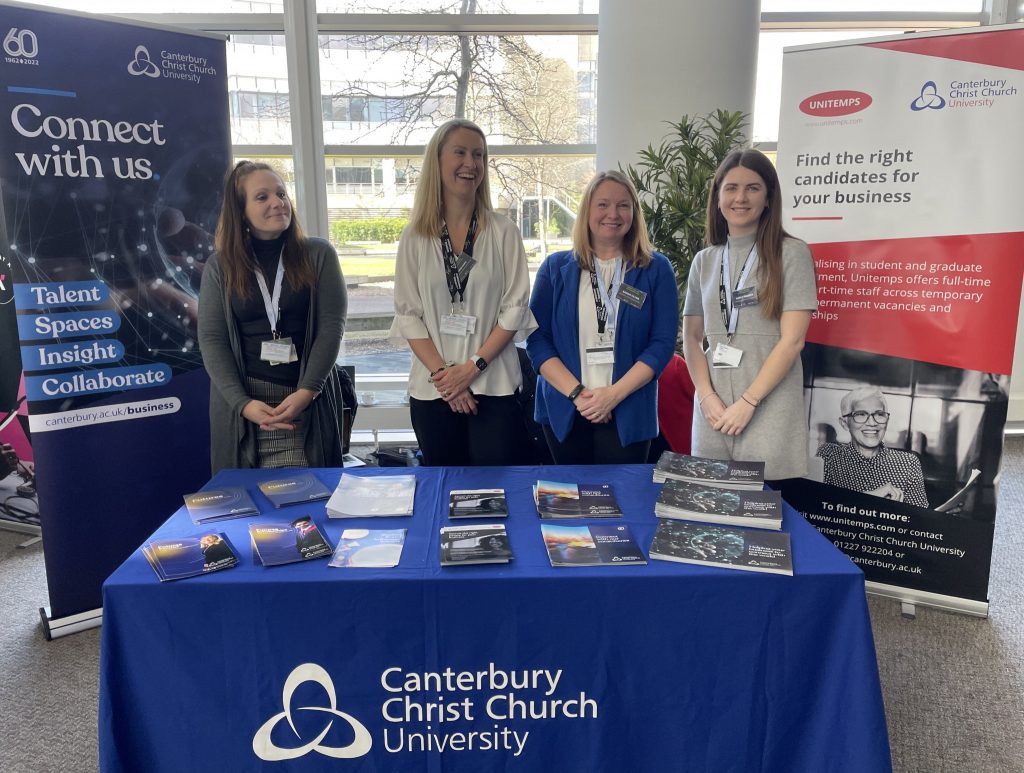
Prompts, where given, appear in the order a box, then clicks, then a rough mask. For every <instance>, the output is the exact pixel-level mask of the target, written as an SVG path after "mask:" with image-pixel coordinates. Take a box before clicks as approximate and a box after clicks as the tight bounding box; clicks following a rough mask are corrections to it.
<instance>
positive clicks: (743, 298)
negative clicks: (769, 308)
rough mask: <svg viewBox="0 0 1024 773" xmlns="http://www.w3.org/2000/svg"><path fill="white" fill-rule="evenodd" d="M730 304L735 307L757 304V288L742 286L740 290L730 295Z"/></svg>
mask: <svg viewBox="0 0 1024 773" xmlns="http://www.w3.org/2000/svg"><path fill="white" fill-rule="evenodd" d="M732 305H733V306H735V307H736V308H737V309H745V308H746V307H748V306H756V305H757V288H756V287H744V288H743V289H742V290H737V291H736V292H735V293H733V296H732Z"/></svg>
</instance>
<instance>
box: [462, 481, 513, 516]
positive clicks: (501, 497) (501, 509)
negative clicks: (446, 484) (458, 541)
mask: <svg viewBox="0 0 1024 773" xmlns="http://www.w3.org/2000/svg"><path fill="white" fill-rule="evenodd" d="M507 515H508V502H506V501H505V489H502V488H476V489H452V492H451V493H450V494H449V495H448V517H449V518H505V517H506V516H507Z"/></svg>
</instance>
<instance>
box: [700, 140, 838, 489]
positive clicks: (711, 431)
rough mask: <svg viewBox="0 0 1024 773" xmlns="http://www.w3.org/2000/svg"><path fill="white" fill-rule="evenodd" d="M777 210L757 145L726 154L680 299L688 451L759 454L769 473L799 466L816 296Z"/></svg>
mask: <svg viewBox="0 0 1024 773" xmlns="http://www.w3.org/2000/svg"><path fill="white" fill-rule="evenodd" d="M781 210H782V193H781V191H780V188H779V179H778V175H777V174H776V172H775V168H774V167H773V166H772V163H771V161H769V160H768V158H767V157H766V156H765V155H764V154H763V153H760V152H759V151H756V150H736V151H733V152H732V153H730V154H729V155H728V156H726V158H725V159H724V160H723V161H722V163H721V165H720V166H719V168H718V171H717V172H716V173H715V178H714V182H713V183H712V187H711V194H710V196H709V197H708V209H707V233H706V239H707V242H708V244H709V245H710V246H709V247H707V248H706V249H704V250H701V251H700V252H699V253H697V255H696V256H695V257H694V259H693V263H692V265H691V268H690V277H689V283H688V284H687V290H686V303H685V305H684V307H683V350H684V356H685V359H686V364H687V367H688V368H689V370H690V376H691V377H692V378H693V383H694V385H695V386H696V390H697V391H696V396H697V404H696V406H695V408H694V417H693V448H692V453H693V454H694V455H696V456H705V457H712V458H718V459H731V460H735V461H763V462H764V463H765V477H766V478H767V479H769V480H779V479H784V478H793V477H799V476H803V475H805V474H806V473H807V454H806V452H805V450H804V449H805V440H804V439H805V437H806V431H807V414H806V408H805V405H804V394H803V368H802V363H801V359H800V352H801V350H802V349H803V346H804V339H805V337H806V334H807V328H808V326H809V325H810V322H811V315H812V313H813V312H814V311H815V310H816V309H817V305H818V300H817V287H816V281H815V272H814V263H813V261H812V258H811V252H810V249H809V248H808V246H807V244H805V243H804V242H802V241H800V240H799V239H796V238H794V237H792V236H790V235H789V234H788V233H786V231H785V230H784V229H783V227H782V211H781ZM705 338H706V339H707V342H708V348H707V350H705V349H704V340H705Z"/></svg>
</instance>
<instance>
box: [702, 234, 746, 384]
mask: <svg viewBox="0 0 1024 773" xmlns="http://www.w3.org/2000/svg"><path fill="white" fill-rule="evenodd" d="M756 263H757V244H756V243H755V244H754V245H753V246H752V247H751V248H750V252H748V253H747V259H746V260H745V261H744V262H743V269H742V270H741V271H740V276H739V279H737V280H736V285H735V286H733V284H732V264H731V262H730V259H729V243H728V242H726V244H725V249H724V250H723V251H722V279H721V283H720V284H719V286H718V302H719V306H720V307H721V310H722V324H723V325H724V326H725V332H726V335H728V336H729V343H728V344H725V343H719V344H717V345H716V346H715V349H714V351H713V352H712V353H711V365H712V367H715V368H736V367H739V364H740V360H741V359H742V357H743V350H742V349H740V348H738V347H735V346H733V345H732V337H733V336H734V335H736V326H737V323H738V321H739V311H740V309H741V308H745V307H747V306H756V305H757V288H756V287H744V286H743V285H745V284H746V282H747V279H748V278H749V277H750V272H751V271H752V270H753V268H754V265H755V264H756Z"/></svg>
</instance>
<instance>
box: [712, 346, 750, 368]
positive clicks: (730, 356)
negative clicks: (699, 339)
mask: <svg viewBox="0 0 1024 773" xmlns="http://www.w3.org/2000/svg"><path fill="white" fill-rule="evenodd" d="M742 357H743V350H742V349H737V348H736V347H735V346H729V344H722V343H719V344H716V345H715V350H714V352H712V354H711V365H712V366H713V367H715V368H738V367H739V365H740V359H742Z"/></svg>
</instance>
